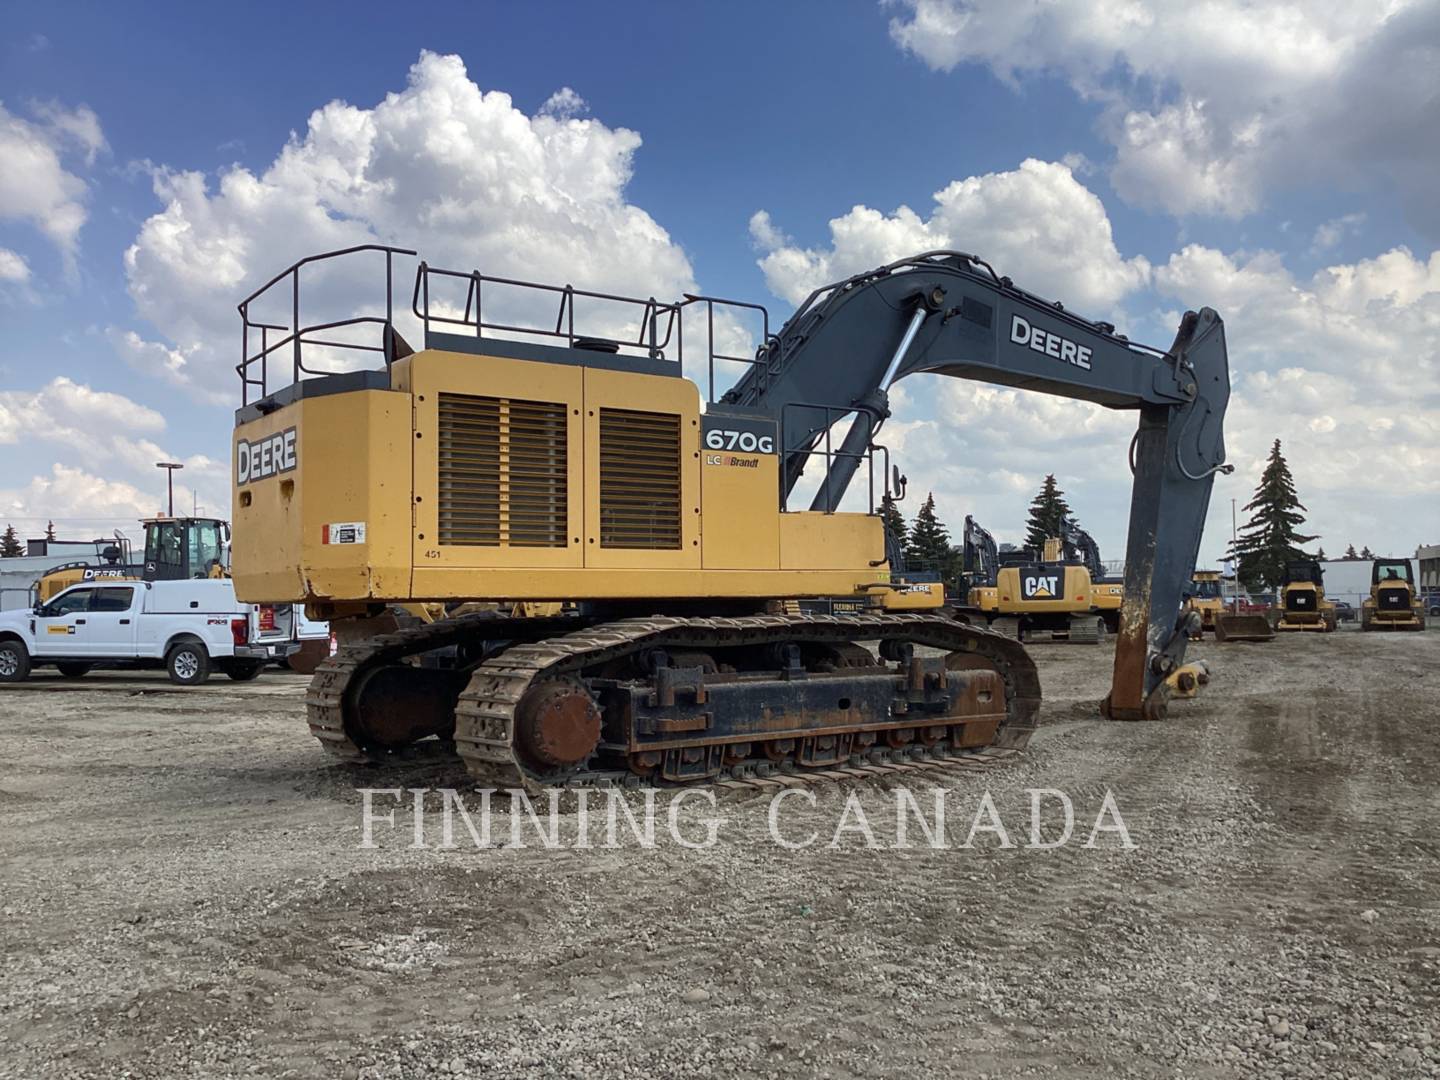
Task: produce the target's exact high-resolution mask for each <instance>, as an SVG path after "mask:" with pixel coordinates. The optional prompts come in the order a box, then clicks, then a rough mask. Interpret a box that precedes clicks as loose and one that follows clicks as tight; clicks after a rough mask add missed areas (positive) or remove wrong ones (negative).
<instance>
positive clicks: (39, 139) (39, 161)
mask: <svg viewBox="0 0 1440 1080" xmlns="http://www.w3.org/2000/svg"><path fill="white" fill-rule="evenodd" d="M31 113H32V115H33V116H34V117H35V119H34V120H26V119H25V118H24V117H22V116H17V115H16V114H14V113H12V112H10V111H9V110H8V109H6V108H5V106H4V104H3V103H0V162H3V167H0V220H10V221H24V222H27V223H29V224H30V225H33V226H34V227H35V228H37V229H39V230H40V231H41V232H43V233H44V234H45V235H46V236H47V237H48V238H49V239H50V240H51V242H53V243H54V244H55V246H56V247H57V248H58V249H59V250H60V252H61V254H62V255H63V256H64V257H65V258H66V260H67V263H71V264H73V259H74V256H75V245H76V242H77V240H78V238H79V235H80V228H81V226H83V225H84V224H85V218H86V210H85V201H86V197H87V195H88V192H89V188H88V185H87V184H86V182H85V181H84V180H83V179H81V178H80V177H79V176H77V175H76V174H75V173H74V172H72V171H70V169H68V168H67V167H66V163H65V159H66V158H67V157H78V158H79V159H80V160H81V162H83V163H84V164H85V165H87V166H88V165H93V164H94V162H95V158H96V155H98V154H99V153H100V152H101V151H102V150H104V149H105V136H104V135H103V133H102V132H101V130H100V121H99V119H98V118H97V117H96V115H95V113H94V112H93V111H92V110H91V109H89V108H88V107H87V106H84V105H81V106H79V107H77V108H74V109H67V108H65V107H63V106H61V105H58V104H54V103H41V104H37V105H35V106H33V107H32V109H31Z"/></svg>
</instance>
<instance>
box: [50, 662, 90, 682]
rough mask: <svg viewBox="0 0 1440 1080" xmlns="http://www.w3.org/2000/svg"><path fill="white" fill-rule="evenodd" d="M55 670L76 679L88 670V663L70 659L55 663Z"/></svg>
mask: <svg viewBox="0 0 1440 1080" xmlns="http://www.w3.org/2000/svg"><path fill="white" fill-rule="evenodd" d="M55 670H56V671H58V672H60V674H61V675H64V676H65V678H67V679H78V678H79V677H80V676H81V675H84V674H85V673H86V672H87V671H89V670H90V665H89V664H86V663H84V662H82V661H79V660H72V661H67V662H65V663H63V664H56V665H55Z"/></svg>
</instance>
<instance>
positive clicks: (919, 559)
mask: <svg viewBox="0 0 1440 1080" xmlns="http://www.w3.org/2000/svg"><path fill="white" fill-rule="evenodd" d="M953 554H954V549H953V548H952V547H951V546H950V532H949V530H948V529H946V528H945V525H944V523H943V522H941V520H940V517H939V515H937V514H936V513H935V495H934V493H933V492H932V493H930V494H928V495H926V496H925V503H924V505H922V506H921V507H920V512H919V513H918V514H916V515H915V523H914V524H913V525H911V526H910V536H909V538H908V542H907V543H906V546H905V558H906V561H907V562H908V563H909V565H911V566H913V567H914V568H916V569H917V570H928V571H932V572H934V573H936V574H939V575H940V576H941V578H942V579H943V578H945V577H946V576H947V574H948V571H949V564H950V562H951V561H952V557H953Z"/></svg>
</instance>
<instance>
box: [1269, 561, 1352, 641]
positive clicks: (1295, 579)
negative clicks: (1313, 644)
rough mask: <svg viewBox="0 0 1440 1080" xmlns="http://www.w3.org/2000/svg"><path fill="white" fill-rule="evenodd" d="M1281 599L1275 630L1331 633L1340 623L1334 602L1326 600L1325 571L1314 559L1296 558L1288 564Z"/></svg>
mask: <svg viewBox="0 0 1440 1080" xmlns="http://www.w3.org/2000/svg"><path fill="white" fill-rule="evenodd" d="M1279 599H1280V620H1279V621H1278V622H1277V623H1276V624H1275V629H1276V630H1282V631H1287V632H1288V631H1292V630H1296V631H1313V632H1315V633H1320V634H1328V633H1330V632H1332V631H1333V630H1334V629H1335V628H1336V626H1338V625H1339V622H1338V619H1337V618H1336V615H1335V605H1334V604H1333V603H1332V602H1331V601H1329V600H1326V599H1325V573H1324V571H1323V570H1322V569H1321V568H1320V564H1319V563H1318V562H1316V561H1315V560H1314V559H1295V560H1292V561H1290V562H1289V563H1287V564H1286V566H1285V583H1284V584H1283V585H1282V586H1281V589H1280V598H1279Z"/></svg>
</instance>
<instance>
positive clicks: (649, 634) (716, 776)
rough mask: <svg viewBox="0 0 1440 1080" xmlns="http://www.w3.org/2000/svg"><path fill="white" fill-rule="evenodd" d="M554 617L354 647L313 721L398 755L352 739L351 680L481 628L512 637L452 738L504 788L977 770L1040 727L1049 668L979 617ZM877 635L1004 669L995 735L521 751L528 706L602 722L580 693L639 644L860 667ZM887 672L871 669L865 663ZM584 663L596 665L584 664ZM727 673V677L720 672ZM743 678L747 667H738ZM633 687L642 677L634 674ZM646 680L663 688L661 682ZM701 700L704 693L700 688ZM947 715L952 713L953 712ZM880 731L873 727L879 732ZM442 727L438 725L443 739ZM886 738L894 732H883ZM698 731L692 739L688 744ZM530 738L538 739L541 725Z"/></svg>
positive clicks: (341, 743)
mask: <svg viewBox="0 0 1440 1080" xmlns="http://www.w3.org/2000/svg"><path fill="white" fill-rule="evenodd" d="M556 622H557V620H553V619H552V620H488V621H484V622H472V621H470V620H466V619H457V620H447V621H442V622H438V623H433V624H430V625H428V626H424V627H417V628H414V629H412V630H405V631H400V632H398V633H394V634H387V635H384V636H382V637H379V638H375V639H372V640H371V641H367V642H365V643H363V644H361V645H354V646H348V647H347V648H345V649H342V650H341V652H340V653H339V654H337V655H336V656H335V657H332V658H331V659H330V660H329V661H327V662H326V664H324V665H322V666H321V668H320V670H319V671H317V673H316V676H315V679H314V680H313V681H312V684H311V689H310V694H309V697H308V699H307V706H308V711H309V719H310V727H311V731H312V733H314V734H315V736H316V737H317V738H318V739H319V740H320V741H321V743H322V745H324V746H325V747H326V749H327V750H328V751H329V752H330V753H332V754H334V755H335V756H338V757H341V758H343V759H347V760H376V759H387V760H394V759H395V757H396V756H397V754H396V753H394V752H381V753H376V751H375V749H374V748H373V747H367V746H364V745H361V743H359V742H357V741H356V740H355V739H354V738H352V735H351V730H352V725H347V722H346V711H347V708H350V709H352V710H353V708H354V706H353V702H350V703H348V704H347V695H349V694H350V693H351V692H352V689H351V688H352V686H353V684H354V683H355V682H356V681H357V680H359V679H361V678H363V677H364V676H365V674H366V673H367V672H373V671H375V670H377V669H378V668H380V667H383V666H385V665H393V664H395V663H397V662H403V661H404V660H405V659H406V658H408V657H413V656H416V655H418V654H420V653H423V652H427V651H431V650H434V649H436V648H441V647H444V646H447V645H462V644H470V645H471V646H472V647H473V644H474V642H475V641H476V640H477V638H479V637H483V638H485V639H486V640H491V641H498V640H502V639H503V640H505V641H506V642H507V644H506V645H505V647H503V648H500V649H497V650H496V651H495V652H494V653H493V655H489V656H488V657H487V658H485V659H483V660H481V661H480V662H478V664H476V665H475V666H474V667H473V668H472V669H471V671H470V672H469V677H468V683H467V685H465V687H464V689H463V690H461V691H460V692H459V695H458V701H457V702H456V705H455V710H454V727H453V730H452V731H451V732H449V733H448V736H449V738H453V745H454V749H455V750H456V751H457V752H458V753H459V755H460V756H461V758H462V759H463V760H464V761H465V764H466V767H467V769H468V770H469V771H470V773H471V774H472V775H473V776H474V777H475V778H476V779H477V780H478V781H480V782H482V783H484V784H486V785H488V786H494V787H502V788H524V789H527V790H538V789H542V788H546V787H553V786H557V785H558V786H586V785H609V784H623V785H627V786H634V785H638V784H641V783H685V782H695V781H699V782H712V783H722V784H731V785H735V784H739V785H747V784H748V785H750V786H754V787H764V786H775V785H793V784H796V783H806V782H812V781H814V780H836V779H840V778H844V777H858V776H865V775H869V774H871V773H881V772H901V771H905V770H908V769H924V770H935V769H946V768H959V769H966V768H974V767H977V766H980V765H985V764H988V763H990V762H993V761H995V760H998V759H1000V758H1002V757H1005V756H1008V755H1009V754H1012V753H1014V752H1015V751H1018V750H1020V749H1023V748H1024V746H1025V744H1026V742H1027V741H1028V740H1029V737H1030V734H1031V732H1032V731H1033V730H1034V727H1035V724H1036V716H1037V713H1038V710H1039V704H1040V683H1039V678H1038V675H1037V673H1036V671H1035V667H1034V664H1033V662H1032V661H1031V660H1030V658H1029V656H1028V655H1027V654H1026V652H1025V650H1024V648H1023V647H1022V646H1021V645H1019V643H1017V642H1014V641H1011V640H1007V639H1006V638H1004V637H1002V636H1001V635H999V634H995V633H993V632H991V631H989V630H987V629H985V628H982V627H975V626H969V625H965V624H961V623H956V622H955V621H953V620H951V619H948V618H945V617H944V616H942V615H939V614H926V613H894V614H880V613H877V614H862V615H856V616H849V615H847V616H824V615H814V616H803V615H756V616H742V617H736V618H677V617H665V616H657V617H653V618H641V619H626V620H621V621H617V622H608V623H598V624H589V625H585V624H581V625H579V626H578V627H576V625H575V623H576V620H569V621H568V622H569V625H570V630H569V632H568V633H566V632H555V631H559V630H560V627H559V626H557V625H556ZM540 624H548V625H540ZM873 640H882V641H884V640H890V641H903V642H907V643H909V644H911V645H918V646H928V647H931V648H936V649H940V650H943V651H944V652H945V653H946V654H947V656H946V658H945V666H946V667H947V668H953V669H955V670H956V671H957V674H959V675H961V676H962V677H963V676H964V669H974V668H980V669H982V670H988V671H993V672H994V673H996V674H998V676H999V677H1000V679H1001V680H1003V684H1004V693H1003V700H1004V703H1005V714H1004V720H1003V721H1002V722H1001V723H1000V724H999V726H998V729H997V730H996V731H995V732H994V735H993V737H991V738H988V739H987V741H986V744H985V745H983V746H968V745H964V746H962V745H957V742H958V739H951V738H942V739H935V738H932V739H930V740H929V741H924V740H919V741H915V740H910V741H909V742H908V743H906V744H904V745H902V744H901V743H902V742H905V740H899V741H897V740H895V739H894V735H895V734H896V733H895V732H894V731H893V730H884V731H880V732H879V735H880V736H881V740H876V743H877V745H871V744H866V746H865V747H864V749H863V751H862V752H859V753H854V754H849V755H847V756H846V757H845V758H844V759H843V760H836V761H833V762H829V763H821V764H816V763H813V762H805V761H802V760H800V757H801V755H800V754H799V753H795V754H792V755H790V757H789V758H788V759H787V758H786V757H785V756H783V755H782V756H780V757H778V758H775V759H773V760H765V759H763V758H761V755H749V756H733V757H732V756H731V751H732V750H734V749H735V746H734V743H735V741H736V740H735V739H733V738H732V739H731V740H729V743H728V744H727V745H725V746H722V745H721V742H723V741H724V740H717V741H716V742H715V743H714V744H713V745H705V744H704V740H703V738H701V739H699V740H698V741H699V742H700V743H701V745H699V746H698V747H696V746H693V745H692V747H691V748H690V749H689V750H688V754H689V755H690V756H692V757H698V758H699V759H700V761H701V762H702V763H704V762H709V763H710V765H709V767H706V766H705V765H703V764H702V766H701V767H700V768H698V769H697V770H696V771H695V774H694V775H693V776H689V775H686V776H680V777H677V776H676V775H675V774H674V773H673V771H672V772H671V773H670V774H669V775H667V771H666V768H664V767H662V766H661V765H660V760H661V757H662V756H663V753H662V752H661V751H660V750H658V749H657V750H654V751H651V750H648V749H647V750H645V751H643V752H642V753H640V754H631V755H630V759H629V760H628V761H627V760H626V759H625V757H624V755H623V754H621V755H619V757H618V758H617V754H616V753H615V752H614V747H610V751H611V752H610V753H608V754H605V755H596V756H597V757H606V758H608V760H605V761H593V760H590V759H588V758H587V759H586V760H584V761H582V762H573V761H572V762H568V763H567V764H565V765H563V766H555V767H550V768H544V767H539V766H537V762H536V760H535V757H534V755H533V753H532V754H530V755H528V760H527V759H526V756H525V755H524V754H523V746H522V744H524V743H525V742H526V739H525V733H524V732H523V731H522V732H519V733H517V723H521V722H523V721H524V719H525V717H526V713H525V710H526V709H527V708H528V709H529V712H530V714H532V715H533V714H534V713H535V711H536V709H537V708H539V709H542V710H543V709H546V708H549V709H551V711H552V712H556V713H557V714H558V713H559V712H561V711H563V710H566V709H569V710H571V712H570V715H569V716H568V717H567V718H566V721H565V722H566V724H567V725H569V726H570V727H575V726H579V727H584V726H585V725H586V724H587V723H590V724H593V725H595V730H596V731H598V725H599V719H598V706H597V707H596V710H595V712H596V715H595V716H594V717H590V716H588V715H587V709H586V707H585V706H584V705H583V704H577V703H583V701H585V700H586V699H587V697H588V695H589V693H590V692H591V690H594V689H595V688H597V687H598V688H601V690H603V688H605V687H607V686H611V687H613V686H614V685H616V683H615V682H614V681H613V680H612V681H609V682H607V680H605V679H603V678H601V679H597V678H593V677H592V675H593V673H595V672H602V673H603V672H605V671H607V670H611V669H614V668H616V667H617V666H624V665H626V664H631V663H634V661H635V659H636V658H637V657H640V656H650V655H654V654H656V652H657V651H660V652H663V653H664V654H668V655H673V656H675V657H677V658H685V657H700V656H706V655H708V654H707V653H706V650H721V651H722V652H723V651H724V650H732V651H733V650H736V649H754V648H765V647H784V646H785V645H787V644H793V643H797V642H804V643H807V644H809V645H812V646H817V647H822V646H828V647H830V648H831V649H833V650H835V652H836V655H837V656H840V657H842V658H844V657H852V658H856V659H855V661H854V662H855V663H856V664H857V666H859V665H863V664H865V663H866V662H867V660H865V659H858V658H857V657H865V658H869V654H868V653H867V652H865V651H864V650H862V649H860V648H859V647H857V646H855V645H854V644H853V643H854V642H857V641H873ZM847 650H848V651H847ZM868 662H869V663H871V664H873V663H874V661H873V659H868ZM902 667H903V665H897V667H896V668H895V669H891V670H887V671H885V672H884V677H885V678H887V679H888V680H890V681H892V682H893V681H895V680H896V679H898V678H900V677H902V674H903V673H902V671H901V668H902ZM879 670H880V669H878V668H875V667H868V668H865V669H864V673H873V672H876V671H879ZM917 670H918V669H917ZM587 672H588V673H592V675H587V674H585V673H587ZM458 677H463V676H457V678H458ZM802 677H803V676H802ZM719 678H720V681H721V682H723V681H724V677H723V676H720V677H719ZM735 678H740V676H733V677H732V679H735ZM991 678H992V679H993V676H991ZM624 685H625V686H627V687H633V686H634V680H633V679H632V680H631V681H630V682H627V683H625V684H624ZM650 689H651V690H652V692H660V691H662V690H663V689H664V688H663V687H658V688H656V687H652V688H650ZM691 689H692V693H693V688H691ZM672 699H673V693H672ZM698 700H701V701H703V700H704V698H703V697H702V698H699V699H698ZM537 702H538V703H539V704H538V705H537ZM943 719H945V718H942V720H943ZM949 719H950V720H951V721H952V722H953V721H954V720H955V719H956V718H954V717H951V718H949ZM662 722H663V721H662ZM532 726H533V725H532ZM896 726H897V725H896V724H894V723H892V724H889V725H873V724H872V725H869V727H870V728H876V727H887V728H892V729H893V728H895V727H896ZM682 730H688V729H682ZM916 730H917V731H928V732H932V733H933V732H935V731H937V730H954V731H959V730H961V729H960V728H958V727H956V728H954V729H943V728H923V727H918V726H917V727H916ZM902 734H904V735H907V736H913V735H914V734H915V731H911V730H909V729H906V730H905V731H904V732H903V733H902ZM870 737H871V738H872V739H874V734H873V733H872V734H871V736H870ZM445 738H446V736H442V739H445ZM882 740H883V742H884V744H881V742H882ZM695 741H696V740H691V742H692V743H694V742H695ZM794 741H796V742H798V741H802V740H794ZM531 742H532V745H533V736H532V738H531ZM430 745H432V746H433V745H434V744H433V743H432V744H430ZM775 745H781V744H780V743H776V744H775ZM847 745H848V744H847ZM745 749H746V750H747V751H748V750H749V749H750V747H749V744H745ZM406 753H407V751H406V750H403V749H402V750H400V751H399V753H398V756H399V757H401V758H402V759H403V758H404V756H405V755H406ZM647 755H649V756H647ZM652 757H653V760H652ZM757 758H761V759H760V760H757ZM717 764H718V765H719V767H718V768H717V767H716V765H717Z"/></svg>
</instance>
